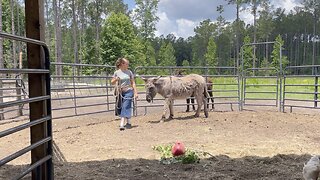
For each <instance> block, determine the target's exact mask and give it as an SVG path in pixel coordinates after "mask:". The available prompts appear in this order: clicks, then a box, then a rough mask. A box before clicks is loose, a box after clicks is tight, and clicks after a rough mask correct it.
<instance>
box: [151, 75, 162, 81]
mask: <svg viewBox="0 0 320 180" xmlns="http://www.w3.org/2000/svg"><path fill="white" fill-rule="evenodd" d="M161 77H162V76H158V77H155V78H153V82H156V81H157V80H159V79H160V78H161Z"/></svg>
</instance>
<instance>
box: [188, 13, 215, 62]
mask: <svg viewBox="0 0 320 180" xmlns="http://www.w3.org/2000/svg"><path fill="white" fill-rule="evenodd" d="M216 29H217V25H216V24H214V23H212V22H211V20H210V19H207V20H204V21H202V22H200V25H199V26H197V27H196V28H195V29H194V32H195V36H194V37H193V38H192V40H191V44H192V63H191V64H192V65H201V66H205V57H204V56H205V53H206V51H207V46H208V42H209V38H210V37H212V36H213V37H215V36H216V35H217V34H216Z"/></svg>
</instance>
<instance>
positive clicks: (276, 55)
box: [271, 35, 289, 72]
mask: <svg viewBox="0 0 320 180" xmlns="http://www.w3.org/2000/svg"><path fill="white" fill-rule="evenodd" d="M275 42H276V43H275V44H274V45H273V51H272V54H271V58H272V62H271V66H272V67H274V68H275V69H277V70H278V71H279V72H280V52H281V51H282V46H283V44H284V41H283V40H282V38H281V36H280V35H278V36H277V38H276V40H275ZM281 62H282V63H281V64H282V66H281V67H282V68H284V67H286V66H287V65H288V64H289V61H288V58H287V56H284V55H282V57H281Z"/></svg>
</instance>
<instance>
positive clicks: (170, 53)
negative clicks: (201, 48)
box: [159, 42, 176, 66]
mask: <svg viewBox="0 0 320 180" xmlns="http://www.w3.org/2000/svg"><path fill="white" fill-rule="evenodd" d="M159 59H160V64H159V65H160V66H175V65H176V57H175V56H174V49H173V46H172V44H171V43H170V42H169V43H167V44H166V43H163V44H162V46H161V47H160V51H159Z"/></svg>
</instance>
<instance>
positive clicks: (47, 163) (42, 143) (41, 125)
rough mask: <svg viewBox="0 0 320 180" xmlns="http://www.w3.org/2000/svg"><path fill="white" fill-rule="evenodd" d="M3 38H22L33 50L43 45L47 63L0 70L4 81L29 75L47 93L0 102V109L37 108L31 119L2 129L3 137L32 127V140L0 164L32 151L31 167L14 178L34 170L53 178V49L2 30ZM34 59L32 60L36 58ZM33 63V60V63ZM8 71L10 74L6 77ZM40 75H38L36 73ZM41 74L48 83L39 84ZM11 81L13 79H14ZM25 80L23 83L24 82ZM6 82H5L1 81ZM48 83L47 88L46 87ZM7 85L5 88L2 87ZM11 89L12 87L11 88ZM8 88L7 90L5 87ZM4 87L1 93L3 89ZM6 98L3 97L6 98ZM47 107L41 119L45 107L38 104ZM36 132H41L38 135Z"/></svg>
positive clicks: (32, 110) (0, 161)
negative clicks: (51, 81) (51, 76)
mask: <svg viewBox="0 0 320 180" xmlns="http://www.w3.org/2000/svg"><path fill="white" fill-rule="evenodd" d="M0 38H3V39H6V40H10V41H18V42H23V43H26V44H27V46H29V48H30V49H32V48H33V47H41V48H42V50H43V53H44V60H43V61H42V62H44V65H43V66H41V67H39V68H37V69H31V68H21V69H0V75H1V78H3V79H1V80H0V82H3V81H4V80H8V79H9V78H7V77H12V76H11V75H13V77H15V78H14V79H12V80H13V81H19V80H21V79H20V75H21V76H22V75H27V77H28V79H33V80H34V81H33V83H34V84H33V87H35V85H36V84H37V85H40V86H42V87H37V88H38V89H42V88H44V92H42V93H41V94H42V95H40V96H38V95H37V93H38V92H33V94H32V95H30V96H29V97H26V98H24V99H21V98H20V99H9V100H8V101H5V102H3V101H2V102H1V103H0V109H5V108H10V107H17V106H18V107H21V106H22V105H29V106H30V107H33V108H32V109H31V111H30V112H31V115H30V122H27V123H23V124H20V125H18V126H15V127H12V128H9V129H5V130H2V131H0V138H4V137H9V136H10V135H12V134H14V133H17V132H19V131H22V130H27V129H29V130H30V133H31V143H30V145H28V146H27V147H24V148H22V149H20V150H18V151H16V152H14V153H12V154H9V155H6V156H5V157H3V158H2V159H0V167H1V166H3V165H5V164H7V163H8V162H11V161H13V160H15V159H17V158H19V157H21V156H23V155H25V154H27V153H29V152H31V163H30V165H28V167H27V168H26V169H24V170H22V171H21V172H16V173H17V175H16V176H15V177H13V179H20V178H23V177H25V176H26V175H27V174H30V173H31V172H32V173H33V174H34V175H36V176H37V177H39V178H40V177H41V176H42V175H43V174H44V173H46V175H47V177H48V179H53V165H52V156H53V153H52V140H53V139H52V117H51V101H50V94H51V93H50V70H49V69H50V59H49V50H48V47H47V45H46V44H45V43H43V42H41V41H37V40H34V39H30V38H25V37H20V36H15V35H10V34H7V33H3V32H0ZM32 60H33V59H29V61H32ZM29 63H30V62H29ZM4 74H6V75H7V77H5V78H4V76H5V75H4ZM17 75H18V76H17ZM35 75H36V76H35ZM39 76H41V78H42V79H43V80H44V83H39V81H37V80H38V79H37V77H39ZM12 80H11V81H12ZM20 83H21V82H20ZM1 85H3V83H2V84H1ZM43 86H44V87H43ZM1 88H3V87H1ZM10 89H11V88H10ZM2 90H5V89H2ZM2 90H1V93H2V92H3V91H2ZM2 100H3V99H2ZM39 105H41V107H43V108H44V109H45V113H44V114H42V116H41V118H38V117H39V116H38V115H39V113H41V112H42V111H43V110H42V109H41V110H39V109H36V108H35V107H39ZM41 130H43V131H45V133H44V134H42V135H39V133H40V131H41ZM35 132H38V134H37V135H35Z"/></svg>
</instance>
